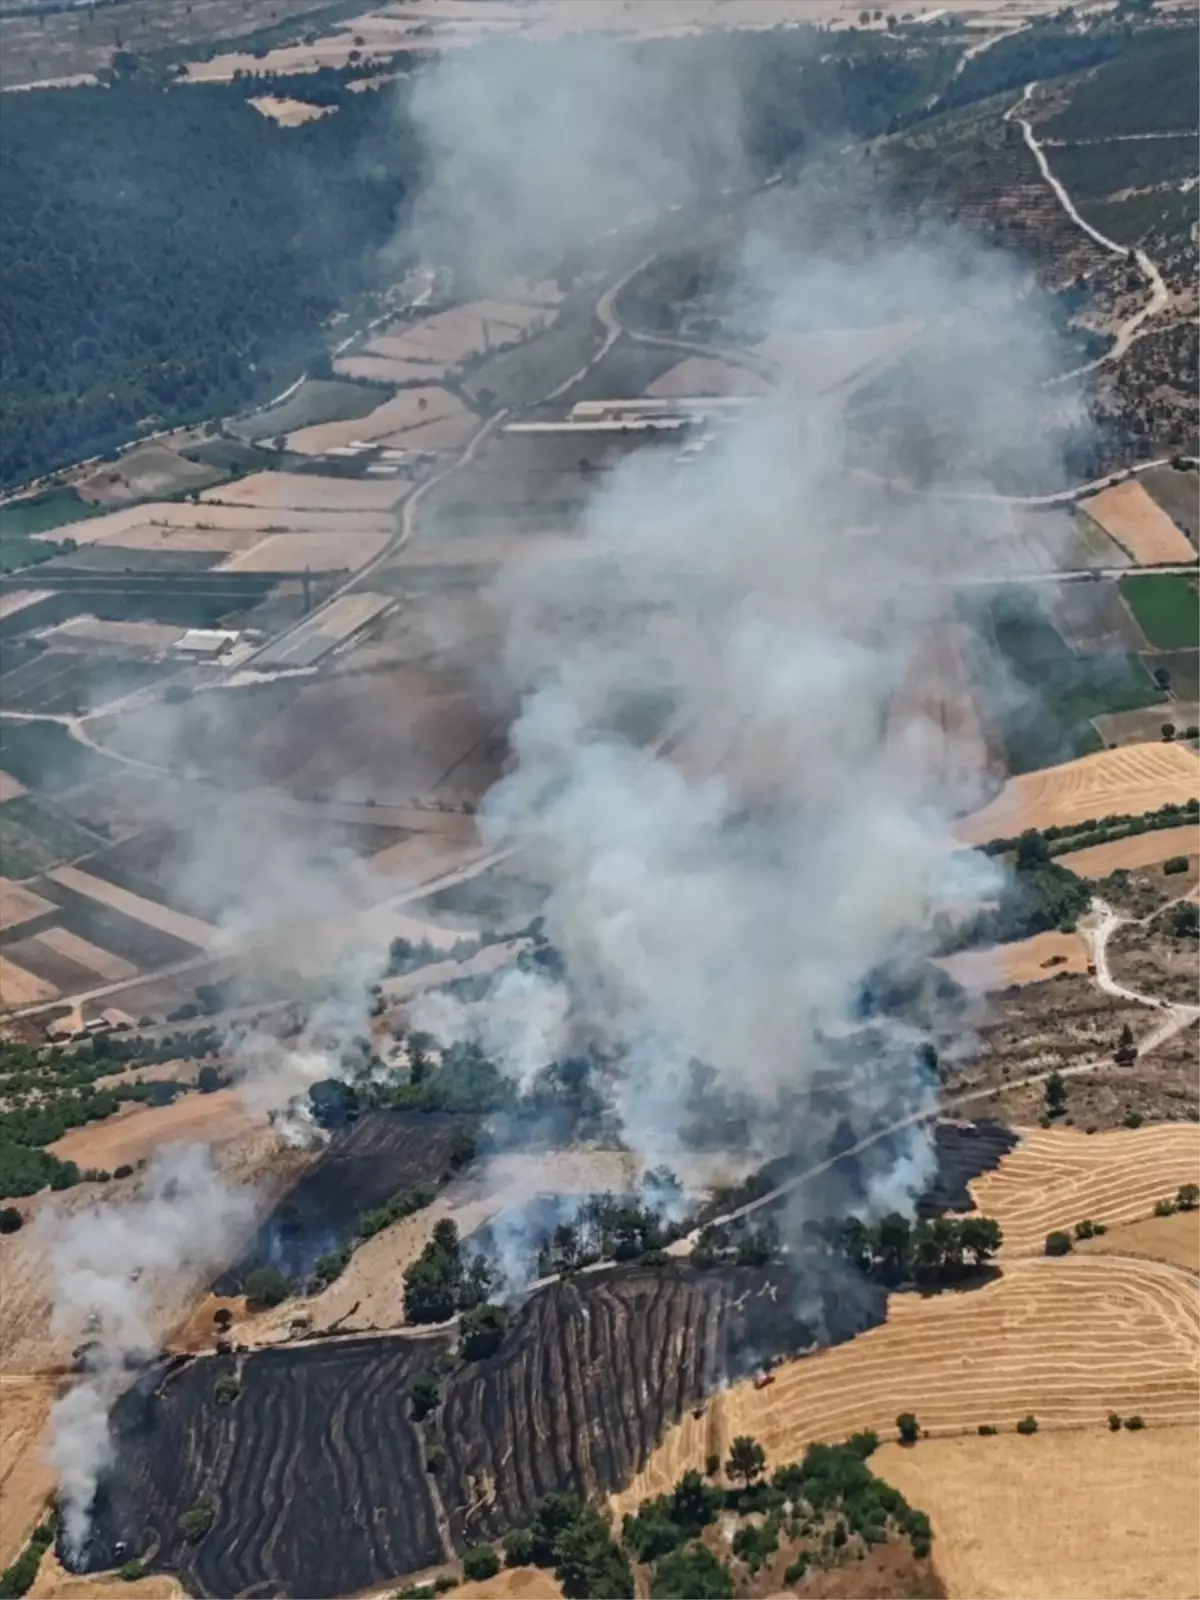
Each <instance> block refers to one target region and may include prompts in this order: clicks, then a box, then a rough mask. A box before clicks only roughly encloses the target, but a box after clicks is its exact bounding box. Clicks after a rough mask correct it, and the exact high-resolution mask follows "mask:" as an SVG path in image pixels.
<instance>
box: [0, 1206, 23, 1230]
mask: <svg viewBox="0 0 1200 1600" xmlns="http://www.w3.org/2000/svg"><path fill="white" fill-rule="evenodd" d="M24 1220H25V1219H24V1217H22V1215H21V1213H20V1212H19V1211H18V1210H17V1208H16V1206H3V1207H0V1233H16V1232H18V1230H19V1229H20V1228H21V1226H22V1224H23V1222H24Z"/></svg>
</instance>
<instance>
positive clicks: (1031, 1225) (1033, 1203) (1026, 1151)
mask: <svg viewBox="0 0 1200 1600" xmlns="http://www.w3.org/2000/svg"><path fill="white" fill-rule="evenodd" d="M1197 1168H1200V1128H1198V1127H1197V1126H1196V1124H1195V1123H1191V1122H1182V1123H1168V1124H1165V1125H1157V1126H1153V1127H1151V1126H1146V1127H1141V1128H1116V1129H1114V1130H1112V1131H1111V1132H1109V1133H1095V1134H1085V1133H1079V1132H1077V1131H1076V1130H1074V1129H1072V1128H1031V1129H1028V1130H1027V1131H1026V1132H1025V1134H1024V1137H1023V1138H1022V1141H1021V1143H1020V1145H1018V1147H1017V1148H1016V1149H1015V1150H1014V1151H1012V1152H1011V1154H1009V1155H1007V1156H1005V1158H1004V1160H1003V1161H1001V1163H1000V1165H999V1166H998V1167H997V1168H996V1169H995V1170H994V1171H992V1172H985V1173H983V1174H982V1175H981V1176H980V1177H978V1178H975V1179H973V1180H972V1182H971V1183H970V1185H969V1187H970V1190H971V1194H972V1197H973V1198H974V1200H975V1204H976V1205H977V1206H978V1207H979V1209H980V1211H982V1212H983V1213H984V1215H985V1216H989V1217H995V1219H996V1221H997V1222H998V1223H999V1224H1000V1226H1001V1227H1002V1228H1003V1229H1004V1247H1003V1251H1002V1256H1003V1258H1004V1259H1007V1258H1009V1257H1012V1256H1024V1255H1036V1254H1038V1253H1039V1252H1040V1251H1041V1249H1042V1246H1043V1244H1044V1242H1045V1238H1046V1235H1047V1234H1048V1233H1051V1232H1053V1231H1054V1230H1056V1229H1062V1230H1065V1231H1068V1232H1069V1231H1070V1230H1071V1229H1073V1228H1074V1226H1075V1224H1076V1223H1077V1222H1082V1221H1083V1220H1084V1219H1085V1218H1090V1219H1091V1220H1092V1221H1093V1222H1105V1223H1110V1224H1111V1223H1115V1222H1132V1221H1134V1220H1136V1219H1137V1218H1140V1217H1148V1216H1149V1215H1150V1214H1151V1213H1152V1212H1153V1210H1154V1203H1155V1201H1156V1200H1161V1199H1163V1198H1165V1197H1167V1196H1170V1195H1173V1194H1174V1193H1175V1190H1176V1189H1177V1188H1178V1187H1179V1185H1180V1184H1181V1183H1191V1182H1192V1181H1193V1180H1194V1179H1195V1176H1196V1171H1197Z"/></svg>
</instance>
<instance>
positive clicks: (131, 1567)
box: [117, 1561, 147, 1583]
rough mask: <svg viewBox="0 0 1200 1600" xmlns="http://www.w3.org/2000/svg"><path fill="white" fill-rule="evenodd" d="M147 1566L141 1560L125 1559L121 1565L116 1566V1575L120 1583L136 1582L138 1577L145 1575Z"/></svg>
mask: <svg viewBox="0 0 1200 1600" xmlns="http://www.w3.org/2000/svg"><path fill="white" fill-rule="evenodd" d="M146 1572H147V1568H146V1566H145V1564H144V1563H143V1562H141V1561H127V1562H126V1563H125V1565H124V1566H123V1567H118V1568H117V1577H118V1578H120V1580H121V1582H122V1583H136V1582H137V1581H138V1579H139V1578H144V1577H145V1576H146Z"/></svg>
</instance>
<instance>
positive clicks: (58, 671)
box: [4, 635, 178, 716]
mask: <svg viewBox="0 0 1200 1600" xmlns="http://www.w3.org/2000/svg"><path fill="white" fill-rule="evenodd" d="M71 644H72V641H71V639H70V636H69V635H68V648H67V649H65V650H61V649H60V650H54V649H50V650H45V651H37V652H32V651H29V652H27V651H25V650H23V649H22V648H21V647H20V646H12V647H11V648H10V649H9V651H8V652H7V655H6V661H5V668H6V670H5V673H4V704H5V705H6V706H8V707H9V708H10V709H11V710H13V711H29V712H37V713H40V714H44V715H50V716H54V715H61V714H62V713H68V714H70V713H82V712H87V711H94V710H97V709H99V707H101V706H103V705H105V704H106V703H107V702H109V701H112V700H120V699H123V698H124V696H125V695H127V694H132V693H134V691H135V690H137V689H144V688H146V687H147V686H148V685H149V684H152V683H155V682H157V681H158V679H159V678H161V677H162V675H163V671H164V668H163V666H162V665H161V664H159V663H156V662H153V661H144V660H133V661H129V660H125V661H122V660H120V659H118V658H116V657H114V656H104V655H100V654H95V655H87V654H84V653H83V652H82V651H80V650H77V649H73V648H71ZM177 666H178V663H177V662H176V663H174V664H173V665H172V666H171V667H168V668H167V669H166V670H174V668H175V667H177Z"/></svg>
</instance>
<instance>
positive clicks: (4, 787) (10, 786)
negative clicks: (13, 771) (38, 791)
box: [0, 771, 26, 805]
mask: <svg viewBox="0 0 1200 1600" xmlns="http://www.w3.org/2000/svg"><path fill="white" fill-rule="evenodd" d="M25 792H26V790H25V785H24V784H23V783H20V782H18V780H17V779H16V778H14V777H12V776H11V775H10V774H9V773H7V772H2V771H0V805H3V804H4V802H5V801H6V800H19V799H20V798H21V796H22V795H23V794H24V793H25Z"/></svg>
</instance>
